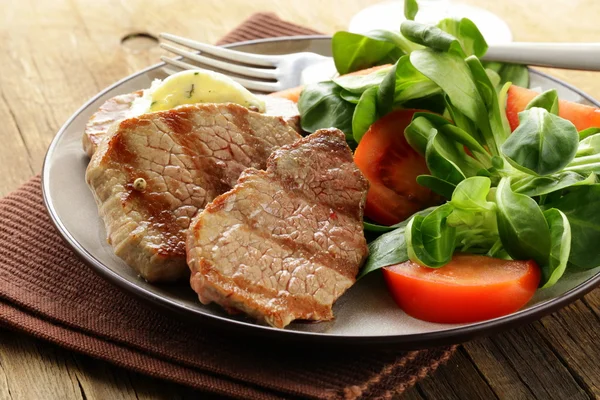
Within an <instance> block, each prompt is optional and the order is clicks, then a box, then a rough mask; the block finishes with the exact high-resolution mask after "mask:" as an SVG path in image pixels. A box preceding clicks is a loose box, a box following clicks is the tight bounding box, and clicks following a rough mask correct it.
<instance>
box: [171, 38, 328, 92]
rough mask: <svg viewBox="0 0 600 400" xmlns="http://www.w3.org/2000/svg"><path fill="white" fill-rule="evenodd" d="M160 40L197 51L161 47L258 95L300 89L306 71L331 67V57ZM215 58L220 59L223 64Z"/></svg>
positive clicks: (174, 62) (178, 62)
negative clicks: (281, 53)
mask: <svg viewBox="0 0 600 400" xmlns="http://www.w3.org/2000/svg"><path fill="white" fill-rule="evenodd" d="M160 37H161V39H163V40H168V41H170V42H173V43H177V44H179V45H182V46H186V47H189V48H191V49H194V50H198V51H200V54H198V53H194V52H190V51H186V50H183V49H180V48H178V47H175V46H172V45H170V44H167V43H161V44H160V47H162V48H163V49H165V50H168V51H170V52H172V53H175V54H177V55H180V56H182V57H184V58H187V59H189V60H192V61H195V62H198V63H200V64H203V65H207V66H209V67H212V68H216V69H218V70H221V71H223V72H224V73H226V74H227V75H229V76H230V77H231V78H232V79H233V80H235V81H237V82H238V83H240V84H241V85H242V86H244V87H245V88H247V89H249V90H256V91H259V92H277V91H280V90H284V89H288V88H291V87H294V86H298V85H300V84H301V82H302V72H303V71H304V70H305V69H306V68H307V67H309V66H312V65H315V64H318V63H331V57H325V56H322V55H319V54H315V53H308V52H304V53H294V54H286V55H261V54H251V53H245V52H242V51H237V50H231V49H226V48H223V47H219V46H213V45H210V44H205V43H200V42H196V41H194V40H190V39H186V38H183V37H180V36H176V35H172V34H170V33H161V34H160ZM213 57H218V58H220V59H222V60H219V59H215V58H213ZM161 60H162V61H164V62H166V63H167V64H170V65H172V66H175V67H178V68H182V69H198V68H199V67H198V65H193V64H189V63H187V62H184V61H181V60H178V59H173V58H168V57H165V56H162V57H161ZM241 64H247V65H241ZM231 74H235V75H231Z"/></svg>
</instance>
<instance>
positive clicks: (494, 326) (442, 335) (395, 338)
mask: <svg viewBox="0 0 600 400" xmlns="http://www.w3.org/2000/svg"><path fill="white" fill-rule="evenodd" d="M290 40H291V41H303V40H331V36H329V35H303V36H281V37H275V38H265V39H254V40H248V41H243V42H236V43H231V44H227V45H225V46H223V47H231V48H236V47H242V46H249V45H253V44H260V43H269V42H280V41H290ZM165 65H166V64H165V63H164V62H162V63H157V64H154V65H151V66H149V67H147V68H144V69H142V70H140V71H137V72H135V73H133V74H131V75H128V76H126V77H124V78H122V79H120V80H118V81H117V82H115V83H113V84H112V85H110V86H108V87H106V88H105V89H103V90H102V91H100V92H98V93H97V94H96V95H94V96H93V97H92V98H90V99H89V100H88V101H87V102H85V103H84V104H83V105H82V106H81V107H79V109H77V110H76V111H75V112H74V113H73V114H72V115H71V116H70V117H69V118H68V119H67V121H66V122H65V123H64V124H63V125H62V126H61V128H60V129H59V130H58V132H57V133H56V135H55V136H54V138H53V139H52V141H51V143H50V145H49V146H48V150H47V151H46V155H45V156H44V161H43V166H42V172H41V176H42V180H41V188H42V197H43V201H44V205H45V207H46V209H47V210H48V214H49V216H50V220H51V222H52V224H53V225H54V226H55V228H56V229H57V231H58V233H59V234H60V236H61V237H62V239H63V241H64V242H65V243H66V244H67V246H68V247H69V248H70V249H71V250H73V252H74V253H75V254H77V256H78V258H79V259H80V260H81V261H82V262H83V263H84V264H86V265H87V266H88V267H90V268H91V269H92V270H93V271H94V272H95V273H97V274H98V275H100V276H101V277H102V278H103V279H106V280H107V281H109V282H110V283H111V284H114V285H115V286H117V287H118V288H119V289H121V290H122V291H124V292H125V293H127V294H129V295H131V294H133V295H135V296H136V297H138V298H141V299H143V300H144V301H149V302H151V303H152V304H155V305H158V306H160V307H161V308H162V309H165V310H169V311H171V312H174V313H176V314H178V315H187V316H190V315H193V316H194V317H199V318H201V319H202V320H203V321H207V322H210V323H211V324H212V325H218V327H219V328H221V329H223V328H224V329H227V328H234V330H243V331H245V332H246V333H252V334H256V335H259V336H266V337H269V338H271V339H276V340H294V341H299V342H306V343H315V342H318V343H322V344H329V345H335V344H352V345H366V346H374V345H390V344H393V345H397V346H400V347H402V348H426V347H432V346H439V345H447V344H454V343H459V342H464V341H466V340H469V339H471V338H474V337H476V336H483V335H487V334H490V333H492V332H493V333H498V332H500V331H503V330H507V329H510V328H512V327H516V326H520V325H524V324H525V323H529V322H532V321H534V320H537V319H539V318H541V317H543V316H545V315H548V314H550V313H552V312H554V311H556V310H558V309H560V308H562V307H564V306H566V305H568V304H570V303H571V302H573V301H575V300H577V299H579V298H580V297H582V296H584V295H585V294H586V293H588V292H590V291H591V290H592V289H594V288H595V287H596V286H598V284H600V272H598V273H596V274H595V275H594V276H591V277H590V278H588V279H587V280H585V281H583V282H582V283H580V284H579V285H577V286H575V287H574V288H572V289H570V290H568V291H566V292H565V293H563V294H561V295H560V296H558V297H554V298H552V299H548V300H546V301H542V302H540V303H538V304H535V305H533V306H531V307H530V308H527V309H522V310H519V311H517V312H515V313H512V314H509V315H505V316H502V317H498V318H494V319H491V320H486V321H481V322H477V323H473V324H469V325H466V326H458V327H453V328H448V329H443V330H439V331H433V332H425V333H411V334H405V335H368V336H360V335H334V334H328V333H320V332H307V331H295V330H287V329H277V328H273V327H270V326H265V325H259V324H256V323H252V322H246V321H240V320H234V319H230V318H227V317H224V316H219V315H214V314H207V313H203V312H201V311H199V310H196V309H192V308H188V307H185V306H182V305H180V304H177V303H176V302H174V301H173V300H171V299H169V298H166V297H163V296H161V295H160V294H158V293H153V292H151V291H149V290H147V289H145V288H143V287H141V286H139V285H136V284H135V283H134V282H131V281H129V280H127V279H126V278H124V277H122V276H121V275H119V274H118V273H116V272H114V271H113V270H111V269H110V268H108V267H106V266H105V265H104V264H103V263H102V262H101V261H100V260H98V259H96V258H95V257H94V256H92V255H91V254H90V253H89V252H88V251H87V250H86V249H85V247H83V246H82V245H81V244H80V243H79V242H78V241H77V239H76V238H75V237H74V236H73V235H72V234H71V233H70V232H69V231H68V229H67V228H66V227H65V225H64V224H63V223H62V221H61V219H60V217H59V216H58V214H57V212H56V210H55V207H54V202H53V200H52V196H51V194H50V188H49V187H50V185H49V178H50V177H49V170H50V168H49V163H50V162H51V161H50V159H51V157H52V154H53V152H54V149H55V148H56V147H57V146H58V142H59V141H60V139H61V137H62V136H63V135H64V133H65V131H66V130H67V128H68V127H69V126H70V125H71V124H72V122H73V121H74V120H75V118H77V117H78V116H79V114H81V113H82V112H83V111H84V110H86V109H87V108H88V107H89V106H90V105H91V104H92V103H94V102H95V101H96V100H97V99H98V98H100V97H101V96H103V95H105V94H106V93H108V92H109V91H111V90H113V89H115V88H117V87H119V86H120V85H122V84H124V83H125V82H127V81H130V80H131V79H134V78H136V77H137V76H139V75H142V74H145V73H146V72H149V71H152V70H155V69H158V68H161V67H163V66H165ZM529 70H530V72H531V73H534V74H536V75H539V76H542V77H544V78H545V79H549V80H551V81H553V82H556V83H559V84H560V85H562V86H564V87H566V88H568V89H569V90H572V91H573V92H575V93H577V94H578V95H579V96H581V97H582V98H584V99H586V100H587V101H589V102H591V103H592V104H594V105H595V106H597V107H600V102H598V101H597V100H595V99H594V98H592V97H591V96H590V95H588V94H586V93H585V92H583V91H582V90H580V89H578V88H576V87H575V86H573V85H571V84H569V83H567V82H564V81H562V80H561V79H559V78H555V77H553V76H550V75H548V74H546V73H544V72H541V71H538V70H535V69H532V68H529Z"/></svg>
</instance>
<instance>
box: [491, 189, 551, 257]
mask: <svg viewBox="0 0 600 400" xmlns="http://www.w3.org/2000/svg"><path fill="white" fill-rule="evenodd" d="M496 205H497V206H498V213H497V216H498V232H499V234H500V240H502V245H503V246H504V248H505V249H506V251H507V252H508V254H509V255H510V256H511V257H512V258H514V259H517V260H531V259H533V260H535V261H536V262H537V263H538V265H545V264H546V263H547V262H548V255H549V253H550V229H549V228H548V223H547V222H546V219H545V218H544V214H543V213H542V210H541V209H540V207H539V205H538V204H537V203H536V202H535V200H533V199H532V198H531V197H529V196H525V195H523V194H519V193H514V192H513V191H512V189H511V188H510V179H509V178H504V179H502V180H501V181H500V184H499V185H498V189H497V190H496Z"/></svg>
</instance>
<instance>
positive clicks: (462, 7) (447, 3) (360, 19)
mask: <svg viewBox="0 0 600 400" xmlns="http://www.w3.org/2000/svg"><path fill="white" fill-rule="evenodd" d="M418 3H419V12H418V13H417V16H416V18H415V20H416V21H419V22H422V23H424V24H437V23H438V22H439V21H440V20H442V19H444V18H451V17H454V18H461V17H466V18H469V19H470V20H472V21H473V22H475V25H477V27H478V28H479V29H480V30H481V34H482V35H483V37H484V38H485V40H486V41H487V42H488V44H500V43H507V42H512V40H513V38H512V33H511V31H510V28H509V27H508V25H507V24H506V22H504V21H503V20H502V19H501V18H500V17H498V16H497V15H496V14H493V13H491V12H489V11H487V10H484V9H482V8H479V7H473V6H469V5H466V4H460V3H458V2H456V1H452V0H420V1H418ZM402 21H404V1H402V0H396V1H385V2H382V3H378V4H374V5H372V6H369V7H367V8H365V9H363V10H361V11H359V12H358V13H357V14H356V15H354V17H352V20H351V21H350V25H349V26H348V30H349V31H350V32H355V33H365V32H368V31H370V30H373V29H387V30H391V31H398V30H399V29H400V23H401V22H402Z"/></svg>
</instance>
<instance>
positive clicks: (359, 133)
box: [352, 86, 378, 143]
mask: <svg viewBox="0 0 600 400" xmlns="http://www.w3.org/2000/svg"><path fill="white" fill-rule="evenodd" d="M377 92H378V88H377V86H373V87H370V88H369V89H367V90H365V91H364V92H363V94H362V95H361V96H360V100H359V101H358V104H357V105H356V110H354V114H353V115H352V135H354V140H356V143H358V142H360V139H362V137H363V135H364V134H365V133H366V132H367V130H368V129H369V127H370V126H371V124H373V123H374V122H375V121H377V119H378V114H377Z"/></svg>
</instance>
